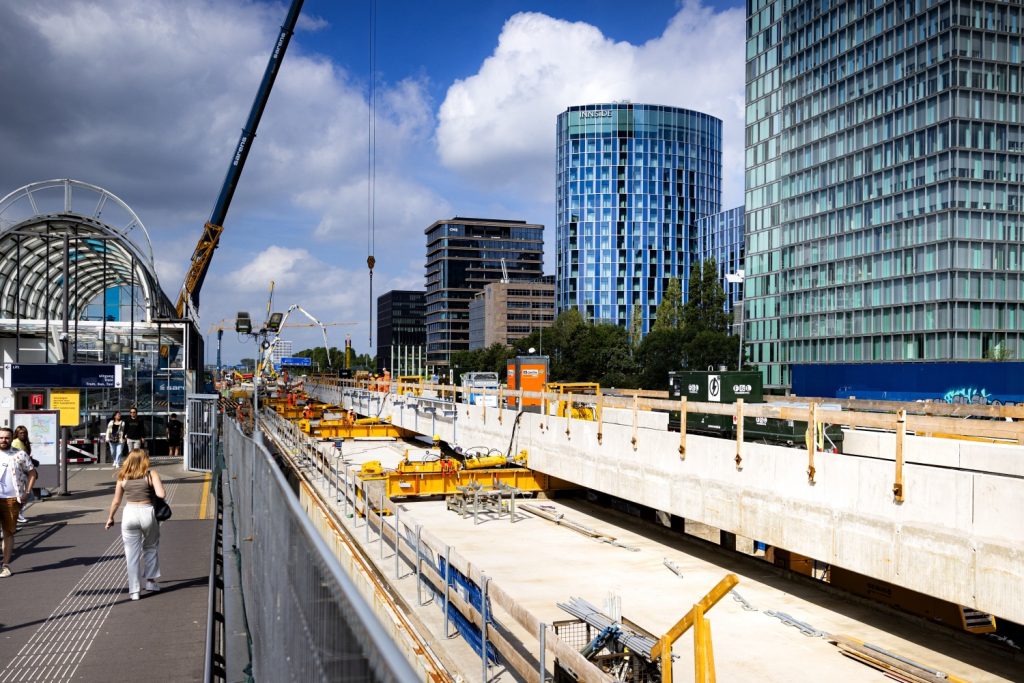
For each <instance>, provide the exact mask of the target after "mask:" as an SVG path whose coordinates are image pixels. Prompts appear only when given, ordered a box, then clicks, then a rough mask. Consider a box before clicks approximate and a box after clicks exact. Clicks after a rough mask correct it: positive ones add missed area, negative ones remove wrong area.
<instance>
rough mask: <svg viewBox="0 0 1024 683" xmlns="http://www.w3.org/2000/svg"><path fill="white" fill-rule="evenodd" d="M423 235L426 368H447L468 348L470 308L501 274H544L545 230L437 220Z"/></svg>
mask: <svg viewBox="0 0 1024 683" xmlns="http://www.w3.org/2000/svg"><path fill="white" fill-rule="evenodd" d="M424 232H425V233H426V236H427V291H426V322H427V364H428V365H429V366H431V367H432V368H435V369H438V368H447V367H448V365H449V361H450V358H451V354H452V352H454V351H465V350H468V349H469V303H470V301H472V300H473V296H474V295H475V294H476V293H477V292H479V291H480V290H482V289H483V288H484V287H485V286H486V285H487V284H488V283H491V282H499V281H500V280H502V279H503V277H504V273H507V274H508V277H509V278H511V279H515V280H534V279H537V278H539V277H541V276H542V275H543V274H544V226H543V225H537V224H531V223H527V222H526V221H515V220H495V219H489V218H461V217H458V216H456V217H455V218H451V219H448V220H441V221H436V222H435V223H433V224H432V225H430V227H428V228H427V229H426V230H425V231H424Z"/></svg>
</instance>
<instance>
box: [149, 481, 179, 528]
mask: <svg viewBox="0 0 1024 683" xmlns="http://www.w3.org/2000/svg"><path fill="white" fill-rule="evenodd" d="M146 480H147V481H148V482H149V500H150V501H151V502H152V503H153V514H154V516H156V521H158V522H166V521H167V520H169V519H170V518H171V515H172V514H173V513H172V512H171V506H170V505H168V504H167V501H166V500H164V499H163V498H161V497H160V496H158V495H156V491H154V490H153V480H152V479H151V478H150V476H149V472H146Z"/></svg>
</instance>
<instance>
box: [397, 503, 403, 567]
mask: <svg viewBox="0 0 1024 683" xmlns="http://www.w3.org/2000/svg"><path fill="white" fill-rule="evenodd" d="M401 509H402V508H401V507H400V506H398V505H395V578H396V579H397V578H399V577H398V554H399V553H398V532H399V530H400V529H401V528H402V526H401V520H400V519H399V514H400V512H399V511H400V510H401Z"/></svg>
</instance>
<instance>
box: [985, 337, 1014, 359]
mask: <svg viewBox="0 0 1024 683" xmlns="http://www.w3.org/2000/svg"><path fill="white" fill-rule="evenodd" d="M984 355H985V359H986V360H1013V358H1014V353H1013V350H1012V349H1011V348H1010V347H1009V346H1007V345H1006V342H1005V341H1002V342H999V343H998V344H996V345H995V346H993V347H992V348H990V349H989V350H988V351H986V352H985V354H984Z"/></svg>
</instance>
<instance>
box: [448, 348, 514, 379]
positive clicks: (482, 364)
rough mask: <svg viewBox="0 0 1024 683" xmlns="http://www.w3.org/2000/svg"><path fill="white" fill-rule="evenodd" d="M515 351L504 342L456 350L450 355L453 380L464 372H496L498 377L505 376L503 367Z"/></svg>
mask: <svg viewBox="0 0 1024 683" xmlns="http://www.w3.org/2000/svg"><path fill="white" fill-rule="evenodd" d="M513 355H515V351H514V350H513V349H511V348H509V347H507V346H505V345H504V344H491V345H490V346H488V347H487V348H485V349H473V350H471V351H456V352H454V353H453V354H452V357H451V368H452V370H453V371H454V373H455V381H456V382H458V381H459V377H460V376H461V375H462V374H463V373H465V372H496V373H498V377H504V376H505V367H506V363H507V361H508V359H509V358H511V357H512V356H513Z"/></svg>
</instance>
